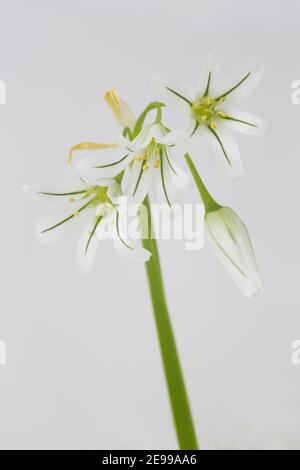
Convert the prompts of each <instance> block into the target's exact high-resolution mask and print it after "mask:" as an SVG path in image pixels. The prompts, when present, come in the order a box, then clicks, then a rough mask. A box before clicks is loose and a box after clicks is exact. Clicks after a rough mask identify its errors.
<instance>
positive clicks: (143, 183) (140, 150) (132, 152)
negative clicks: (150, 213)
mask: <svg viewBox="0 0 300 470" xmlns="http://www.w3.org/2000/svg"><path fill="white" fill-rule="evenodd" d="M182 138H183V134H182V133H180V132H169V131H167V130H166V128H165V127H164V126H163V125H162V124H161V123H154V124H150V125H147V126H145V127H144V128H143V129H142V130H141V132H140V133H139V134H138V135H137V136H136V138H135V139H134V140H132V141H130V140H128V139H127V138H125V137H122V138H121V140H120V146H119V148H118V151H117V152H115V153H116V155H117V158H116V159H115V160H113V159H112V158H111V157H110V158H109V157H108V155H107V153H102V155H101V156H98V157H92V158H88V159H84V160H81V162H80V163H79V164H78V172H79V174H80V175H82V176H83V177H84V178H85V179H86V178H90V179H91V180H92V181H93V180H94V179H98V178H103V177H108V178H109V177H113V176H116V175H117V174H119V173H120V172H122V171H123V170H125V171H124V176H123V178H122V182H121V187H122V192H123V194H125V195H127V196H129V197H132V198H133V199H134V201H135V202H136V203H137V204H140V203H142V202H143V200H144V199H145V197H146V196H147V194H148V193H149V191H150V190H153V191H154V194H155V196H156V199H157V200H158V201H159V202H161V203H166V204H168V205H169V206H171V205H172V203H173V202H174V200H175V198H176V192H177V191H176V190H177V189H184V188H185V187H186V186H187V184H188V183H189V178H188V176H187V174H186V173H185V172H184V171H183V170H182V169H181V168H180V167H179V166H178V165H177V164H176V163H175V162H174V160H173V159H172V156H171V148H172V147H174V146H175V145H176V144H178V143H181V140H182Z"/></svg>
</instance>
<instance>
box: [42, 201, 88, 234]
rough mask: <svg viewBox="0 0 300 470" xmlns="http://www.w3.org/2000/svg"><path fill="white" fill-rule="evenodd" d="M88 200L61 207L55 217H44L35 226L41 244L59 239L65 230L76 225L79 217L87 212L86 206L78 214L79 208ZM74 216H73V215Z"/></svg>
mask: <svg viewBox="0 0 300 470" xmlns="http://www.w3.org/2000/svg"><path fill="white" fill-rule="evenodd" d="M88 201H89V200H84V201H77V202H74V203H71V204H69V205H68V206H66V207H63V208H62V209H61V210H60V211H59V212H58V213H57V214H56V215H54V216H49V217H45V218H44V219H42V220H40V221H38V223H37V225H36V229H35V232H36V235H37V237H38V238H39V239H40V240H41V241H42V242H43V243H52V242H54V241H56V240H57V239H58V238H60V237H61V236H62V235H63V234H64V233H65V232H66V231H67V230H69V229H70V228H71V227H73V226H74V225H76V221H77V220H79V219H81V215H82V214H83V213H85V212H86V211H87V210H89V208H88V206H87V207H86V208H85V209H83V210H82V211H81V212H80V213H78V211H80V209H81V208H83V207H85V206H86V205H87V204H88ZM74 214H75V215H74Z"/></svg>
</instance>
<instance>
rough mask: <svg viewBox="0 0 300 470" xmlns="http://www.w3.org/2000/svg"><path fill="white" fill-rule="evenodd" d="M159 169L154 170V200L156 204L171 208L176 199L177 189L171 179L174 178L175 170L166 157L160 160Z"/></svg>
mask: <svg viewBox="0 0 300 470" xmlns="http://www.w3.org/2000/svg"><path fill="white" fill-rule="evenodd" d="M160 162H161V163H160V167H159V168H156V169H155V188H154V198H155V201H156V202H157V203H158V204H165V205H167V206H169V207H170V208H171V206H172V204H173V203H174V202H175V201H176V199H177V189H176V187H175V185H174V180H173V177H174V178H176V175H175V173H174V172H175V171H176V170H175V168H174V167H173V165H172V162H171V160H170V158H167V157H166V155H164V156H163V158H162V159H161V160H160Z"/></svg>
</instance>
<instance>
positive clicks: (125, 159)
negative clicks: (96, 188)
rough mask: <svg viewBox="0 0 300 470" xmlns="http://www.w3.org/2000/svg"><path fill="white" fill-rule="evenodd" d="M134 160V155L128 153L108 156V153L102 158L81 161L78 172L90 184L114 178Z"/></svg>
mask: <svg viewBox="0 0 300 470" xmlns="http://www.w3.org/2000/svg"><path fill="white" fill-rule="evenodd" d="M131 160H132V154H131V153H130V152H129V151H127V153H122V154H119V155H118V156H117V158H116V155H111V156H108V155H107V153H106V154H103V156H101V157H94V158H86V159H83V160H81V161H80V162H79V163H78V165H77V168H78V172H79V174H80V175H82V176H83V177H84V179H85V180H88V181H90V182H93V181H96V180H97V179H99V178H113V177H114V176H116V175H118V174H119V173H121V172H122V171H123V170H124V169H125V168H126V167H127V166H128V165H129V164H130V161H131Z"/></svg>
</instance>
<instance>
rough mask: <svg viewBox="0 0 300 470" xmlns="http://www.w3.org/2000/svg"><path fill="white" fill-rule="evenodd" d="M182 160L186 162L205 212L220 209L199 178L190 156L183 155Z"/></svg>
mask: <svg viewBox="0 0 300 470" xmlns="http://www.w3.org/2000/svg"><path fill="white" fill-rule="evenodd" d="M184 158H185V159H186V162H187V164H188V166H189V169H190V171H191V173H192V176H193V178H194V181H195V183H196V186H197V188H198V191H199V193H200V196H201V199H202V201H203V204H204V207H205V212H207V213H208V212H211V211H215V210H217V209H220V208H221V206H220V204H218V203H217V202H216V201H215V200H214V198H213V197H212V196H211V194H210V193H209V192H208V189H207V188H206V186H205V184H204V183H203V181H202V178H201V176H200V175H199V173H198V171H197V169H196V167H195V165H194V162H193V160H192V159H191V157H190V155H189V154H188V153H186V154H185V156H184Z"/></svg>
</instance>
